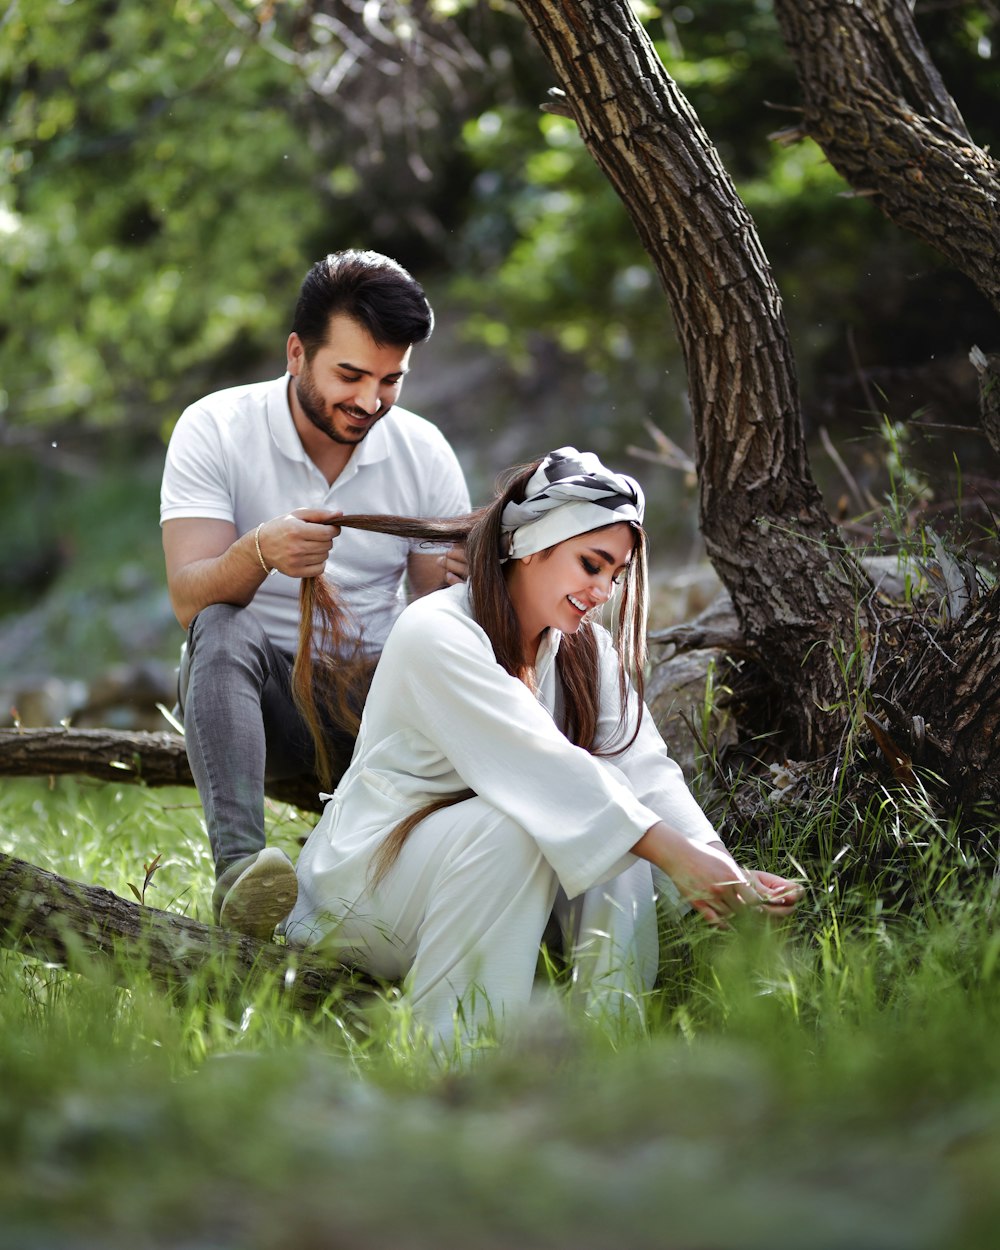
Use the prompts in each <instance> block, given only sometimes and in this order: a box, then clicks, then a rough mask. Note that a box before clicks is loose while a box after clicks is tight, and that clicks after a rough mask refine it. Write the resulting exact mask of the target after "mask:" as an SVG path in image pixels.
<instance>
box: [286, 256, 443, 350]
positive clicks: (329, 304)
mask: <svg viewBox="0 0 1000 1250" xmlns="http://www.w3.org/2000/svg"><path fill="white" fill-rule="evenodd" d="M337 314H341V315H343V316H345V317H350V318H351V319H352V320H354V321H356V322H358V324H359V325H362V326H363V327H364V328H365V330H366V331H367V332H368V333H369V334H370V335H371V337H372V338H373V339H374V340H375V342H376V343H378V345H379V346H380V347H385V346H391V347H408V346H410V344H412V343H423V342H424V341H425V340H426V339H428V338H430V335H431V330H432V329H433V328H434V314H433V312H431V306H430V304H429V303H428V302H427V296H426V295H425V294H424V290H423V287H422V286H420V284H419V283H418V282H416V281H415V280H414V279H413V278H412V277H411V276H410V274H409V273H407V271H406V270H405V269H404V268H403V266H402V265H400V264H398V263H397V262H396V261H394V260H392V259H391V258H390V257H388V256H382V255H381V254H380V253H379V252H362V251H357V250H354V249H351V250H348V251H343V252H331V253H330V255H329V256H324V258H323V259H322V260H318V261H317V262H316V263H315V265H313V267H312V268H311V269H310V270H309V272H308V273H307V274H306V276H305V279H304V280H303V283H302V289H301V290H300V291H299V298H298V302H297V303H296V305H295V316H294V319H293V321H292V330H293V331H294V332H295V333H296V334H297V335H298V336H299V338H300V339H301V340H302V344H303V346H304V347H305V351H306V358H307V359H309V360H311V359H312V357H313V356H314V355H315V354H316V352H317V351H318V350H319V349H320V348H321V347H322V346H323V344H324V343H325V342H326V334H327V327H328V325H329V322H330V318H331V317H333V316H336V315H337Z"/></svg>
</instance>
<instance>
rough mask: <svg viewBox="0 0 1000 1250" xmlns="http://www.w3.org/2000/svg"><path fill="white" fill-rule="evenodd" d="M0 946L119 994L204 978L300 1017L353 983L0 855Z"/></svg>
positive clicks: (300, 959) (284, 953)
mask: <svg viewBox="0 0 1000 1250" xmlns="http://www.w3.org/2000/svg"><path fill="white" fill-rule="evenodd" d="M0 946H3V947H6V948H7V949H11V950H17V951H19V952H21V953H22V954H26V955H30V956H33V957H35V958H38V959H44V960H47V961H49V962H51V963H57V964H59V965H61V966H64V967H67V968H70V969H71V970H73V971H75V972H81V973H83V974H85V975H86V974H87V973H90V972H93V971H95V970H96V971H98V972H99V973H100V975H102V976H105V977H107V976H109V975H110V976H111V978H112V979H113V980H114V982H115V983H116V984H127V983H128V980H129V977H130V975H132V974H134V972H135V971H136V970H137V969H141V970H143V971H145V972H147V973H148V974H149V975H150V976H151V977H152V978H153V980H154V981H155V982H156V983H157V984H160V985H163V986H165V987H170V988H176V987H178V986H180V987H183V986H184V985H186V984H188V983H189V982H190V980H191V978H192V977H200V976H202V975H203V974H204V973H205V972H206V971H209V972H211V973H212V974H213V975H215V976H216V977H217V984H218V985H219V987H220V990H221V992H223V993H225V994H227V995H229V994H231V992H232V989H233V986H239V987H240V988H241V989H244V988H251V987H258V986H262V985H265V984H268V983H270V984H273V985H274V986H275V987H276V988H277V989H278V990H279V992H280V993H281V995H282V997H283V998H284V999H285V1000H286V1001H287V1002H288V1003H289V1005H290V1006H294V1007H296V1008H298V1009H302V1010H311V1009H314V1008H316V1007H318V1006H319V1005H320V1004H321V1003H322V1002H324V1001H325V1000H326V999H328V998H329V997H330V995H331V994H333V993H335V992H338V991H339V992H343V993H344V994H345V995H346V996H347V997H348V998H350V997H351V996H352V995H353V996H355V997H356V996H357V989H356V988H355V987H356V984H357V979H356V978H355V976H354V974H352V973H351V972H350V971H349V970H347V969H345V968H343V967H341V966H340V965H332V964H330V963H324V962H323V961H322V960H320V959H317V958H316V957H315V955H309V954H306V953H303V952H301V951H299V950H297V949H296V948H293V947H286V946H278V945H277V944H276V943H273V942H259V941H257V940H256V939H255V938H250V937H244V936H243V935H241V934H238V933H232V932H230V931H229V930H226V929H220V928H217V927H216V926H214V925H207V924H202V923H201V922H200V921H197V920H192V919H190V918H189V917H187V916H180V915H177V914H176V913H173V912H165V911H160V910H158V909H157V908H155V907H146V906H144V905H142V904H139V903H134V902H131V901H130V900H129V899H125V898H121V897H119V896H118V895H117V894H114V893H112V891H111V890H107V889H104V887H102V886H96V885H85V884H83V883H82V882H79V881H70V880H68V879H67V878H66V877H60V876H57V875H56V874H55V873H52V872H47V871H46V870H45V869H44V868H39V867H37V866H36V865H34V864H29V863H27V862H26V861H24V860H21V859H15V858H14V857H13V856H10V855H4V854H0ZM363 988H368V989H370V983H368V982H364V984H363Z"/></svg>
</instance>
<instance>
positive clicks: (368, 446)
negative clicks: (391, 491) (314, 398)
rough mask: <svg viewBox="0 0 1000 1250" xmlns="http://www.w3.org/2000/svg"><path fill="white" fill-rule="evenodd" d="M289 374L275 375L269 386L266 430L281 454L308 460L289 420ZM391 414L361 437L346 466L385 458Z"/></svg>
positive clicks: (354, 467)
mask: <svg viewBox="0 0 1000 1250" xmlns="http://www.w3.org/2000/svg"><path fill="white" fill-rule="evenodd" d="M291 376H292V375H291V374H290V373H286V374H285V375H284V377H281V378H276V379H275V381H274V382H273V384H272V385H271V386H270V387H269V388H268V392H267V424H268V429H269V430H270V431H271V438H272V440H273V441H274V445H275V446H276V447H277V448H278V450H279V451H280V452H281V453H282V455H285V456H287V457H288V458H289V459H290V460H300V461H306V460H309V457H308V456H307V455H306V450H305V448H304V447H303V446H302V440H301V439H300V438H299V433H298V430H296V428H295V422H294V421H293V420H292V409H291V406H290V405H289V403H288V388H289V385H290V383H291ZM391 415H392V412H391V411H390V412H389V413H388V414H387V415H386V416H384V417H382V418H381V420H379V421H378V422H376V424H375V425H374V427H373V428H372V429H371V430H370V431H369V433H368V435H367V437H366V438H364V439H362V441H361V442H360V443H359V444H358V445H357V447H355V449H354V451H353V452H352V454H351V458H350V460H349V461H348V462H347V465H348V467H350V468H352V469H357V468H358V467H359V466H360V465H363V464H375V463H377V462H378V461H380V460H386V459H387V458H388V456H389V452H390V440H389V431H388V429H387V428H386V421H387V420H388V419H389V417H391Z"/></svg>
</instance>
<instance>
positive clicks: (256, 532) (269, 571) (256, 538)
mask: <svg viewBox="0 0 1000 1250" xmlns="http://www.w3.org/2000/svg"><path fill="white" fill-rule="evenodd" d="M264 524H265V523H264V522H263V521H261V523H260V525H258V526H257V528H256V529H255V530H254V532H253V545H254V546H255V547H256V548H257V559H258V560H259V561H260V567H261V568H262V569H263V570H264V572H265V573H266V574H267V576H268V577H273V576H274V575H275V573H277V571H278V570H277V569H269V568H268V567H267V565H266V564H265V563H264V556H263V555H262V554H261V550H260V531H261V528H262V526H263V525H264Z"/></svg>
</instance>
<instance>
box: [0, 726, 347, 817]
mask: <svg viewBox="0 0 1000 1250" xmlns="http://www.w3.org/2000/svg"><path fill="white" fill-rule="evenodd" d="M348 763H350V760H349V759H346V758H343V759H338V760H335V761H334V764H335V769H334V771H335V778H334V780H335V782H336V780H338V779H339V778H340V775H341V774H342V773H343V771H344V769H345V768H346V767H347V765H348ZM63 773H79V774H81V775H82V776H84V777H96V778H97V779H98V780H100V781H111V782H120V781H130V782H135V783H138V784H142V785H147V786H193V785H194V780H193V779H192V777H191V768H190V766H189V764H188V759H187V753H186V752H185V750H184V739H183V738H182V737H180V736H179V735H178V734H172V733H144V732H141V731H125V730H121V731H116V730H111V729H61V728H60V729H0V776H5V777H38V776H45V775H47V774H52V775H58V774H63ZM266 789H267V793H268V794H269V795H270V797H271V798H273V799H277V800H278V801H279V802H281V803H292V804H294V805H295V806H296V807H300V808H302V810H303V811H312V812H318V811H320V810H321V809H322V803H321V802H320V799H319V789H320V786H319V782H318V781H317V780H316V778H315V777H312V776H302V777H292V778H287V779H285V780H283V781H272V782H268V783H267V787H266Z"/></svg>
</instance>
